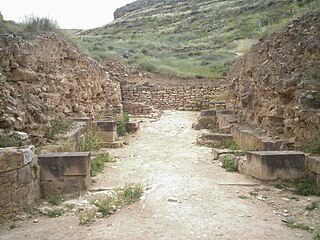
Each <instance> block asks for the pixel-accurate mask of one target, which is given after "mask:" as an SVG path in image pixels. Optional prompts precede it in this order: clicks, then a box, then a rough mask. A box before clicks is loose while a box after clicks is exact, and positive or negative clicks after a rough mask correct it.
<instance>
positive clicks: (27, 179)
mask: <svg viewBox="0 0 320 240" xmlns="http://www.w3.org/2000/svg"><path fill="white" fill-rule="evenodd" d="M31 182H32V171H31V168H30V165H26V166H24V167H22V168H20V169H19V170H18V183H19V184H28V183H31Z"/></svg>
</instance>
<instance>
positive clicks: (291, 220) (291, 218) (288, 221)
mask: <svg viewBox="0 0 320 240" xmlns="http://www.w3.org/2000/svg"><path fill="white" fill-rule="evenodd" d="M281 221H282V222H285V223H294V222H295V221H296V220H295V218H294V217H292V216H289V217H286V218H284V219H281Z"/></svg>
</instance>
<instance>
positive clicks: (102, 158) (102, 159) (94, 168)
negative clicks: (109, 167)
mask: <svg viewBox="0 0 320 240" xmlns="http://www.w3.org/2000/svg"><path fill="white" fill-rule="evenodd" d="M106 162H114V159H113V158H112V157H111V156H110V155H109V154H108V153H103V154H99V155H97V156H95V157H94V158H92V160H91V176H96V175H97V173H98V172H102V171H103V169H104V165H105V163H106Z"/></svg>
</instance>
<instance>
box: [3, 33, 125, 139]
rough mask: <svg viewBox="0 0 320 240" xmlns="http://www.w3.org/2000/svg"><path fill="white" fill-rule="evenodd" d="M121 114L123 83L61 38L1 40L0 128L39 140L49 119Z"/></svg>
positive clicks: (11, 36) (49, 36) (46, 129)
mask: <svg viewBox="0 0 320 240" xmlns="http://www.w3.org/2000/svg"><path fill="white" fill-rule="evenodd" d="M121 111H122V105H121V94H120V85H119V83H117V82H113V81H111V80H110V79H109V76H108V74H107V73H106V70H105V69H104V68H103V67H102V66H101V65H100V64H99V63H97V62H96V61H94V60H93V59H91V58H89V57H88V56H86V55H85V54H83V53H81V51H80V50H79V49H77V48H76V47H74V46H72V45H71V44H70V43H68V42H67V41H66V40H65V39H63V38H62V37H60V36H58V35H56V34H54V33H48V34H45V35H42V36H39V37H37V38H36V39H35V40H33V41H31V42H28V41H24V40H23V39H21V38H19V37H15V36H13V35H10V34H4V35H2V36H1V37H0V128H2V129H5V130H7V131H11V130H17V131H22V132H27V133H28V134H29V136H31V138H41V137H43V136H44V135H45V134H46V132H47V131H48V129H49V128H50V124H49V122H50V119H51V118H57V117H60V118H63V119H65V118H66V117H70V118H73V117H76V118H78V117H88V116H98V115H99V116H101V115H102V116H103V115H112V114H114V113H120V112H121Z"/></svg>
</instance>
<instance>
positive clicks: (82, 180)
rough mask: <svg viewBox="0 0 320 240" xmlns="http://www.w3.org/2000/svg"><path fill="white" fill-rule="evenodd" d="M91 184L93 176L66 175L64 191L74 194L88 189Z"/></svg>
mask: <svg viewBox="0 0 320 240" xmlns="http://www.w3.org/2000/svg"><path fill="white" fill-rule="evenodd" d="M90 185H91V177H90V175H87V176H66V177H64V181H63V193H64V194H73V193H80V192H85V191H88V190H89V188H90Z"/></svg>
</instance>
